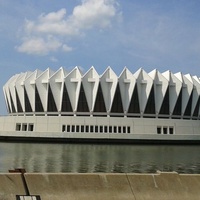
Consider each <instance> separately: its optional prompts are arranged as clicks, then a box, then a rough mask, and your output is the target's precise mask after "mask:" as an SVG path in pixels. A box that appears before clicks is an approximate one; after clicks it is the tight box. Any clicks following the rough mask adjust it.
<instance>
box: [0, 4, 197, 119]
mask: <svg viewBox="0 0 200 200" xmlns="http://www.w3.org/2000/svg"><path fill="white" fill-rule="evenodd" d="M199 8H200V1H199V0H190V1H188V0H168V1H166V0H151V1H149V0H67V1H66V0H51V1H49V0H39V1H33V0H0V88H3V85H4V84H5V83H6V82H7V81H8V80H9V78H10V77H11V76H13V75H15V74H18V73H21V72H26V71H35V69H40V70H45V69H47V68H48V67H49V68H51V69H52V70H54V71H56V70H58V69H59V68H60V67H61V66H63V67H64V68H65V69H66V70H68V71H70V70H72V69H73V68H74V67H75V66H79V67H80V68H81V69H82V70H83V72H86V71H87V70H88V69H89V68H90V67H91V66H94V67H95V68H96V70H97V72H98V73H99V74H102V73H103V72H104V71H105V70H106V68H107V67H108V66H111V68H112V69H113V70H114V71H115V72H116V74H117V75H119V74H120V73H121V71H122V70H123V68H124V67H125V66H126V67H127V68H128V69H129V70H130V71H131V72H133V73H134V72H136V71H137V70H138V69H139V68H141V67H142V68H143V69H144V70H145V71H146V72H150V71H152V70H153V69H158V70H159V71H160V72H161V73H162V72H165V71H167V70H170V71H172V72H173V73H177V72H182V73H183V74H188V73H190V74H191V75H197V76H198V77H200V12H199ZM0 114H1V115H5V114H7V111H6V106H5V100H4V96H3V91H2V90H0Z"/></svg>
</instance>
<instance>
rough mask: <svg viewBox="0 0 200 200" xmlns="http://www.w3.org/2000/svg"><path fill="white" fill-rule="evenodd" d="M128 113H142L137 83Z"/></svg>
mask: <svg viewBox="0 0 200 200" xmlns="http://www.w3.org/2000/svg"><path fill="white" fill-rule="evenodd" d="M128 113H140V105H139V97H138V89H137V84H135V88H134V91H133V95H132V97H131V101H130V105H129V109H128Z"/></svg>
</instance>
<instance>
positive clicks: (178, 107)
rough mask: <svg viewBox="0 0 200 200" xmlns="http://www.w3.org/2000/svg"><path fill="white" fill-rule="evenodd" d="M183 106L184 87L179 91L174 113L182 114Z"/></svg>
mask: <svg viewBox="0 0 200 200" xmlns="http://www.w3.org/2000/svg"><path fill="white" fill-rule="evenodd" d="M181 108H182V89H181V91H180V93H179V96H178V99H177V101H176V105H175V107H174V111H173V115H181Z"/></svg>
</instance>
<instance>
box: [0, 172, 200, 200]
mask: <svg viewBox="0 0 200 200" xmlns="http://www.w3.org/2000/svg"><path fill="white" fill-rule="evenodd" d="M24 182H25V183H24ZM25 184H26V186H27V187H28V194H27V188H25ZM16 195H28V196H30V195H38V196H40V199H41V200H79V199H81V200H90V199H91V200H102V199H105V200H107V199H108V200H110V199H111V200H128V199H131V200H179V199H180V200H191V199H192V200H199V199H200V175H199V174H194V175H188V174H177V173H175V172H173V173H161V172H158V173H156V174H124V173H123V174H108V173H92V174H88V173H86V174H77V173H76V174H73V173H55V174H54V173H24V174H21V173H7V174H0V200H13V199H16ZM34 199H36V198H34Z"/></svg>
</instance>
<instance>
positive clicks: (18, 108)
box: [15, 89, 23, 113]
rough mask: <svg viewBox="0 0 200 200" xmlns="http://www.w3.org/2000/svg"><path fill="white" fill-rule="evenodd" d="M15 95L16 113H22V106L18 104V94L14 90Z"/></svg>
mask: <svg viewBox="0 0 200 200" xmlns="http://www.w3.org/2000/svg"><path fill="white" fill-rule="evenodd" d="M15 93H16V101H17V112H18V113H20V112H23V110H22V105H21V103H20V100H19V96H18V92H17V90H16V89H15Z"/></svg>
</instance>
